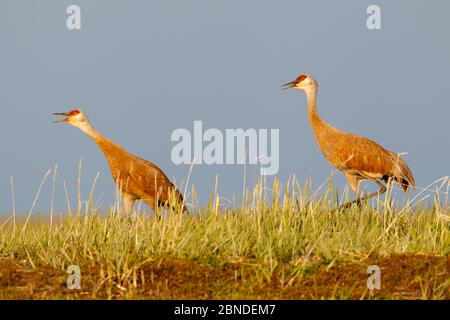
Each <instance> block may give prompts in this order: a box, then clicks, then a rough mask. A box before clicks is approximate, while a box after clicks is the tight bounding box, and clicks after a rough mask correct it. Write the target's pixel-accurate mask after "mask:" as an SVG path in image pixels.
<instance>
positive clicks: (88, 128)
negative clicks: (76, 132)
mask: <svg viewBox="0 0 450 320" xmlns="http://www.w3.org/2000/svg"><path fill="white" fill-rule="evenodd" d="M79 129H80V130H81V131H83V132H84V133H85V134H87V135H88V136H89V137H91V138H92V140H94V141H95V142H96V143H97V145H98V146H99V147H100V149H101V150H102V152H103V154H104V155H105V156H106V158H108V161H109V162H111V161H112V160H113V159H112V158H111V156H112V155H113V154H114V153H115V152H117V151H118V150H119V149H120V150H121V149H122V148H121V147H119V146H118V145H116V144H115V143H113V142H112V141H110V140H108V139H107V138H105V137H104V136H103V135H101V134H100V133H99V132H98V131H97V130H95V128H94V127H93V126H92V125H91V123H90V122H89V121H86V122H85V123H83V124H82V125H80V126H79Z"/></svg>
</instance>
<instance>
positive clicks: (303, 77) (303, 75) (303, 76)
mask: <svg viewBox="0 0 450 320" xmlns="http://www.w3.org/2000/svg"><path fill="white" fill-rule="evenodd" d="M306 78H308V76H307V75H306V74H302V75H299V76H298V77H297V79H295V83H300V82H302V81H303V80H305V79H306Z"/></svg>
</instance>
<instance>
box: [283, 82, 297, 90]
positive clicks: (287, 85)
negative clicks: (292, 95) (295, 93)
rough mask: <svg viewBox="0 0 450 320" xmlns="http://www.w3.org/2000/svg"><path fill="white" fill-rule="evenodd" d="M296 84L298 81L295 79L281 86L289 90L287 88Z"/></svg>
mask: <svg viewBox="0 0 450 320" xmlns="http://www.w3.org/2000/svg"><path fill="white" fill-rule="evenodd" d="M296 84H297V83H296V82H295V81H291V82H288V83H285V84H283V85H282V86H281V88H282V89H283V90H287V89H290V88H294V87H295V85H296Z"/></svg>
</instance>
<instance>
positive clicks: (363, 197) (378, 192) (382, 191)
mask: <svg viewBox="0 0 450 320" xmlns="http://www.w3.org/2000/svg"><path fill="white" fill-rule="evenodd" d="M347 179H348V178H347ZM370 180H371V181H373V182H375V183H376V184H377V185H379V186H380V190H378V191H376V192H372V193H369V194H366V195H364V196H362V197H358V195H357V196H356V200H354V201H351V202H347V203H345V204H343V205H341V206H340V207H339V210H345V209H348V208H350V207H351V206H352V204H354V203H358V204H360V203H361V202H363V201H364V200H367V199H370V198H373V197H375V196H380V195H382V194H383V193H385V192H386V187H385V185H384V184H382V183H381V182H380V181H378V180H376V179H373V180H372V179H370ZM349 184H350V186H351V183H350V182H349ZM352 189H353V187H352Z"/></svg>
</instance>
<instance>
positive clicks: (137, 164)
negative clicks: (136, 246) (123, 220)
mask: <svg viewBox="0 0 450 320" xmlns="http://www.w3.org/2000/svg"><path fill="white" fill-rule="evenodd" d="M56 115H63V116H66V117H67V118H65V119H63V120H60V121H57V122H67V123H69V124H71V125H73V126H75V127H77V128H79V129H80V130H82V131H83V132H84V133H86V134H87V135H88V136H90V137H91V138H92V139H93V140H94V141H95V142H96V143H97V145H98V146H99V147H100V149H101V150H102V152H103V154H104V155H105V157H106V158H107V160H108V163H109V167H110V169H111V174H112V176H113V178H114V181H115V182H116V184H117V186H118V188H119V190H120V192H121V194H122V196H123V199H124V209H125V212H127V213H131V211H132V208H133V204H134V202H135V201H136V200H143V201H144V202H145V203H146V204H147V205H148V206H149V207H150V208H151V209H152V210H153V211H154V212H155V213H157V208H158V207H167V206H173V205H174V204H178V205H179V206H180V208H183V211H186V212H187V210H186V208H185V207H184V203H183V196H182V195H181V193H180V191H179V190H178V189H177V188H176V187H175V186H174V185H173V184H172V183H171V182H170V180H169V179H168V178H167V177H166V175H165V174H164V172H163V171H162V170H161V169H159V168H158V167H157V166H156V165H155V164H153V163H151V162H149V161H147V160H144V159H142V158H139V157H137V156H135V155H133V154H130V153H129V152H127V151H126V150H124V149H123V148H122V147H120V146H118V145H117V144H115V143H113V142H111V141H110V140H108V139H107V138H105V137H104V136H102V135H101V134H99V133H98V132H97V131H96V130H95V129H94V128H93V127H92V125H91V124H90V122H89V120H88V119H87V117H86V116H85V115H84V113H82V112H81V111H79V110H72V111H71V112H68V113H57V114H56Z"/></svg>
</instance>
